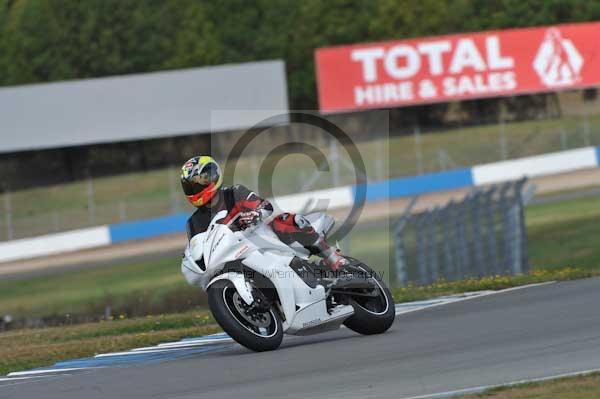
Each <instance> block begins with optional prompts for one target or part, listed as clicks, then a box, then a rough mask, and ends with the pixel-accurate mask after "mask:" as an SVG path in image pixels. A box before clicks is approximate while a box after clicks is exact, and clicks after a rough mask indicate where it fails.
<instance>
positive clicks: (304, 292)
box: [181, 210, 395, 351]
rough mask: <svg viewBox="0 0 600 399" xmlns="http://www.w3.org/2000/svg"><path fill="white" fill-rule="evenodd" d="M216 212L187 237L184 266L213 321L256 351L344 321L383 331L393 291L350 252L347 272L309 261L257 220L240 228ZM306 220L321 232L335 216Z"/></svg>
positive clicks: (304, 253) (369, 330) (330, 225)
mask: <svg viewBox="0 0 600 399" xmlns="http://www.w3.org/2000/svg"><path fill="white" fill-rule="evenodd" d="M226 216H227V211H225V210H224V211H221V212H219V213H218V214H217V215H215V217H214V218H213V220H212V222H211V223H210V225H209V227H208V229H207V230H206V232H203V233H200V234H198V235H196V236H194V237H192V239H191V240H190V243H189V245H188V246H187V248H186V250H185V253H184V257H183V261H182V264H181V270H182V273H183V274H184V276H185V278H186V280H187V281H188V282H189V283H190V284H192V285H195V286H200V287H201V288H202V289H203V290H204V291H206V293H207V295H208V303H209V306H210V310H211V311H212V313H213V315H214V317H215V319H216V320H217V322H218V323H219V325H220V326H221V327H222V328H223V330H224V331H225V332H226V333H227V334H229V335H230V336H231V337H232V338H233V339H234V340H235V341H237V342H238V343H240V344H241V345H243V346H245V347H247V348H249V349H252V350H254V351H268V350H273V349H276V348H278V347H279V345H280V344H281V341H282V339H283V334H284V333H287V334H292V335H309V334H318V333H321V332H325V331H330V330H335V329H338V328H339V327H340V326H341V325H342V324H344V325H346V327H348V328H350V329H351V330H353V331H356V332H358V333H360V334H379V333H383V332H385V331H386V330H387V329H388V328H390V326H391V325H392V323H393V322H394V317H395V309H394V302H393V298H392V295H391V293H390V291H389V289H388V288H387V286H386V285H385V283H384V282H383V281H382V279H381V278H380V276H378V275H377V274H376V273H375V272H373V270H371V268H369V267H368V266H367V265H365V264H363V263H362V262H360V261H358V260H356V259H353V258H349V257H348V258H347V259H348V260H349V264H348V265H347V266H345V267H344V268H343V270H342V273H341V274H340V273H333V272H331V271H329V269H328V268H327V267H326V266H324V265H323V264H322V262H320V263H314V262H310V261H309V257H310V253H309V251H308V250H306V249H305V248H304V247H302V246H301V245H300V244H297V245H296V243H294V244H292V245H287V244H285V243H283V242H281V241H280V240H279V239H278V238H277V236H276V235H275V233H274V232H273V231H272V230H271V228H270V226H269V225H268V224H266V223H264V222H259V223H258V224H256V225H255V226H252V227H249V228H247V229H245V230H241V229H240V228H239V227H238V226H237V224H236V221H237V219H236V218H233V219H232V220H231V222H229V223H228V224H223V223H222V220H223V219H224V218H225V217H226ZM306 218H307V219H308V220H309V221H310V222H311V224H312V225H313V227H314V228H315V230H316V231H317V232H318V233H320V234H323V235H324V236H326V235H327V233H328V232H329V231H330V230H331V229H332V228H333V225H334V220H333V218H331V217H330V216H328V215H325V214H322V213H313V214H310V215H307V216H306Z"/></svg>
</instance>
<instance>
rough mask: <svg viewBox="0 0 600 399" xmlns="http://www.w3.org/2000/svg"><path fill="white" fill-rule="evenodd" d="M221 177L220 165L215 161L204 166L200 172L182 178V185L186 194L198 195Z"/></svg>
mask: <svg viewBox="0 0 600 399" xmlns="http://www.w3.org/2000/svg"><path fill="white" fill-rule="evenodd" d="M219 178H220V172H219V167H218V166H217V165H216V164H214V163H209V164H208V165H206V166H204V167H203V168H202V170H201V171H200V173H199V174H196V175H193V176H190V177H188V178H187V179H181V187H182V188H183V192H184V193H185V195H196V194H198V193H200V192H202V190H204V189H206V188H207V187H208V186H209V185H210V184H211V183H216V182H217V181H218V180H219Z"/></svg>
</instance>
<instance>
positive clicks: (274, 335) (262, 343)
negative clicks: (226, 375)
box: [208, 280, 283, 352]
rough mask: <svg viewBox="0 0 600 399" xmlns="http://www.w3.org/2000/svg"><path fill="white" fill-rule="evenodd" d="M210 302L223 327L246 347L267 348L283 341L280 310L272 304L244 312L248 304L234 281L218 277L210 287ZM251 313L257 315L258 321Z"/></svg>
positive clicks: (271, 347)
mask: <svg viewBox="0 0 600 399" xmlns="http://www.w3.org/2000/svg"><path fill="white" fill-rule="evenodd" d="M236 303H237V304H236ZM208 305H209V307H210V310H211V312H212V314H213V316H214V317H215V320H217V323H219V325H220V326H221V328H223V330H224V331H225V332H226V333H227V334H229V336H231V338H233V339H234V340H235V341H236V342H238V343H239V344H241V345H243V346H245V347H246V348H248V349H251V350H253V351H256V352H264V351H270V350H273V349H277V348H278V347H279V345H281V341H282V340H283V329H282V326H281V318H280V316H279V314H278V313H277V312H276V311H274V310H273V308H271V309H269V310H268V311H267V312H265V313H255V314H248V313H245V312H244V310H245V309H247V308H248V307H249V306H248V305H246V304H245V303H244V302H243V300H242V299H241V297H239V295H238V293H237V290H236V289H235V286H234V285H233V283H232V282H231V281H229V280H219V281H216V282H215V283H214V284H213V285H211V286H210V287H209V289H208ZM240 309H242V311H240ZM252 316H255V317H257V318H258V319H257V321H256V322H255V321H254V320H253V319H251V318H252Z"/></svg>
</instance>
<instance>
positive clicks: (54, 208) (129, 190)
mask: <svg viewBox="0 0 600 399" xmlns="http://www.w3.org/2000/svg"><path fill="white" fill-rule="evenodd" d="M590 126H591V135H590V139H589V143H588V141H587V139H585V138H584V135H583V134H582V131H583V130H582V121H581V120H580V119H575V118H563V119H555V120H543V121H529V122H519V123H511V124H507V125H506V126H505V132H506V142H507V150H508V157H509V158H518V157H523V156H528V155H533V154H541V153H546V152H550V151H560V150H562V149H565V148H576V147H582V146H585V145H589V144H600V116H595V117H592V118H590ZM561 130H562V131H565V132H568V134H567V135H566V136H565V137H566V138H567V140H566V141H565V142H564V143H563V142H562V141H561V138H560V132H561ZM499 134H500V127H499V126H497V125H489V126H477V127H469V128H462V129H451V130H445V131H443V132H438V133H427V134H425V133H424V134H422V135H421V145H420V152H421V159H422V170H423V171H424V172H433V171H438V170H440V169H448V168H450V169H451V168H457V167H465V166H471V165H474V164H478V163H486V162H494V161H498V160H499V159H500V150H499V148H500V146H499ZM313 144H315V145H317V146H319V147H322V149H323V151H324V152H325V154H328V147H327V145H326V144H325V143H313ZM357 146H358V148H359V151H360V153H361V155H362V157H363V158H364V161H365V164H366V167H367V174H368V176H369V178H370V179H381V178H387V177H396V176H402V175H415V174H417V173H418V168H417V155H416V151H415V139H414V137H413V136H401V137H392V138H390V139H389V140H387V139H386V140H383V139H377V140H371V141H365V142H359V143H357ZM382 149H383V151H384V154H382V153H381V151H382ZM263 150H264V149H263ZM386 150H387V151H386ZM440 152H442V153H444V154H445V155H444V161H443V163H442V164H440V160H439V154H440ZM340 154H342V155H344V151H340ZM263 161H264V160H263V159H262V157H260V156H256V157H247V158H244V159H241V160H240V162H239V164H238V168H237V170H236V171H235V173H234V174H233V175H234V176H235V179H234V180H235V181H236V182H238V183H242V184H246V185H248V186H249V187H253V188H257V189H258V184H257V182H256V175H257V171H258V167H259V166H260V165H261V163H262V162H263ZM378 162H380V166H381V168H379V166H377V165H378ZM315 170H316V169H315V165H314V164H313V163H312V161H311V160H310V159H309V158H308V157H307V156H305V155H290V156H287V157H285V158H284V159H282V160H281V161H280V162H279V163H278V165H277V168H276V172H275V174H274V176H273V187H274V188H275V194H276V195H281V194H289V193H293V192H297V191H299V190H301V189H302V185H303V183H305V182H306V181H307V180H308V179H309V178H310V176H312V174H313V173H314V172H315ZM380 170H383V171H386V172H383V176H382V175H381V174H380V173H379V172H378V171H380ZM177 179H178V176H177V170H176V168H171V169H162V170H156V171H152V172H147V173H132V174H127V175H121V176H113V177H105V178H98V179H94V180H93V184H92V186H93V199H94V201H93V202H94V215H95V216H94V217H93V218H90V212H89V210H88V183H87V182H85V181H84V182H75V183H70V184H62V185H57V186H53V187H43V188H36V189H30V190H23V191H19V192H15V193H12V194H11V202H12V214H13V218H12V225H13V228H14V238H19V237H25V236H32V235H38V234H43V233H48V232H52V231H62V230H68V229H75V228H81V227H84V226H89V225H98V224H106V223H115V222H118V221H120V220H121V218H122V217H125V219H127V220H133V219H140V218H144V217H152V216H158V215H164V214H168V213H171V212H173V211H174V210H178V209H179V210H183V209H188V205H187V204H186V203H185V201H184V199H183V197H182V195H180V193H179V187H178V181H177ZM353 183H354V178H353V171H351V170H349V169H348V168H346V167H343V166H342V167H340V184H353ZM330 186H332V177H331V173H325V172H322V174H321V178H320V179H319V180H317V181H316V182H315V184H314V185H313V186H312V187H310V188H311V189H319V188H325V187H330ZM32 199H35V200H32ZM3 202H4V196H3V195H0V203H3ZM0 219H1V220H0V240H2V239H6V226H5V225H4V223H5V219H4V218H0Z"/></svg>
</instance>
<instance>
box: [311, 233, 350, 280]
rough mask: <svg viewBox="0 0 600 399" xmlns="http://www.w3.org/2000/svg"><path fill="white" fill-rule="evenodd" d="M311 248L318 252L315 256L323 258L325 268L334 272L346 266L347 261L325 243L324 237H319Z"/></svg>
mask: <svg viewBox="0 0 600 399" xmlns="http://www.w3.org/2000/svg"><path fill="white" fill-rule="evenodd" d="M313 246H314V247H315V248H316V249H317V250H318V252H317V255H318V256H320V257H322V258H323V263H324V264H325V266H327V267H329V268H330V269H331V270H333V271H334V272H335V271H338V270H339V269H340V268H342V267H344V266H346V265H347V264H348V260H347V259H346V258H344V256H343V255H342V253H341V251H340V250H339V249H338V248H336V247H333V246H331V245H329V244H328V243H327V241H325V237H323V236H319V238H318V239H317V242H315V244H314V245H313Z"/></svg>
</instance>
